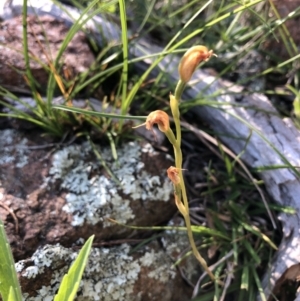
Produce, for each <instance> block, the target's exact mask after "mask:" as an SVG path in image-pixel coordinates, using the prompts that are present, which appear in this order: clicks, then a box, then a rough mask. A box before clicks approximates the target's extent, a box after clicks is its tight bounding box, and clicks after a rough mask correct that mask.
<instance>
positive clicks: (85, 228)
mask: <svg viewBox="0 0 300 301" xmlns="http://www.w3.org/2000/svg"><path fill="white" fill-rule="evenodd" d="M45 143H46V144H45ZM47 143H51V140H49V139H48V141H47V140H46V141H45V139H44V138H42V137H41V135H40V133H38V132H31V133H28V134H25V133H21V132H18V131H16V130H11V129H6V130H2V131H1V132H0V145H1V146H2V147H1V149H0V168H1V171H2V172H1V174H0V193H1V194H2V196H3V198H2V200H0V201H1V203H2V204H4V205H5V206H6V207H7V208H9V209H10V210H12V212H13V213H14V214H15V217H16V219H17V222H16V220H15V219H14V218H13V215H12V214H11V212H10V211H8V210H7V209H5V208H3V207H1V206H0V218H1V219H2V220H3V221H4V223H5V226H6V231H7V235H8V237H9V240H10V243H11V246H12V249H13V253H14V256H15V259H17V260H19V259H24V258H26V256H28V255H31V254H32V253H33V252H34V251H35V250H36V249H37V248H38V247H39V246H42V245H45V244H56V243H60V244H62V245H63V246H66V247H69V246H71V245H72V244H73V243H74V242H75V241H77V240H78V239H79V238H83V239H87V238H88V237H89V236H91V235H92V234H95V242H101V241H107V240H112V239H120V238H122V239H125V238H128V237H129V236H130V237H132V236H134V235H135V234H137V230H133V229H129V228H126V227H124V226H120V225H116V224H114V223H112V222H111V221H109V220H108V218H112V219H115V220H116V221H118V222H120V223H123V224H127V225H138V226H154V225H158V224H161V223H163V222H167V221H168V220H169V219H170V218H171V217H172V216H173V214H174V213H175V212H176V206H175V204H174V200H173V187H172V184H171V183H170V181H169V179H167V176H166V169H167V168H168V167H169V166H170V165H171V163H172V162H171V161H170V160H169V159H167V158H166V155H165V154H163V153H158V152H156V151H155V150H154V149H153V148H152V147H151V145H150V144H148V143H145V142H144V143H142V142H140V143H138V142H129V143H126V144H123V145H120V146H118V151H117V154H118V159H117V160H115V159H114V158H113V155H112V150H111V149H110V147H105V146H100V145H96V146H95V147H96V149H97V151H98V152H99V154H100V156H101V159H99V158H96V157H95V154H94V152H93V150H92V149H91V146H90V145H89V143H87V142H85V143H84V142H83V143H80V144H74V145H70V146H63V147H61V149H60V150H57V151H56V152H54V154H52V152H51V153H49V148H47ZM43 145H45V146H43ZM49 146H52V147H53V145H52V144H50V145H49ZM43 147H45V148H43ZM50 150H51V149H50Z"/></svg>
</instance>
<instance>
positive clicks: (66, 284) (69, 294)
mask: <svg viewBox="0 0 300 301" xmlns="http://www.w3.org/2000/svg"><path fill="white" fill-rule="evenodd" d="M93 239H94V235H93V236H91V237H90V238H89V239H88V240H87V241H86V243H85V244H84V246H83V247H82V249H81V251H80V252H79V254H78V256H77V258H76V260H75V261H74V263H73V264H72V266H71V268H70V269H69V272H68V273H67V274H66V275H65V276H64V278H63V280H62V282H61V284H60V287H59V291H58V293H57V295H56V296H55V298H54V301H72V300H73V299H74V298H75V296H76V293H77V290H78V287H79V284H80V280H81V277H82V274H83V271H84V268H85V266H86V263H87V260H88V256H89V253H90V250H91V247H92V243H93Z"/></svg>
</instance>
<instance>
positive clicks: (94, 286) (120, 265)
mask: <svg viewBox="0 0 300 301" xmlns="http://www.w3.org/2000/svg"><path fill="white" fill-rule="evenodd" d="M129 251H130V247H129V246H128V245H126V244H123V245H121V246H119V247H113V248H101V249H98V248H93V249H92V251H91V253H90V256H89V261H88V264H87V266H86V268H85V272H84V275H83V279H82V281H81V284H80V287H79V291H78V295H77V298H76V300H78V301H81V300H82V301H83V300H85V301H87V300H91V301H92V300H93V301H94V300H95V301H97V300H103V301H115V300H118V301H122V300H124V301H125V300H126V301H127V300H134V299H133V297H134V292H135V293H136V288H135V287H134V286H135V284H136V281H137V280H138V278H139V274H140V273H142V272H143V266H145V267H147V271H150V272H148V274H147V276H148V277H149V278H153V279H156V280H157V281H160V282H164V283H165V282H167V281H169V280H171V279H173V278H174V277H175V275H176V270H175V269H174V268H171V264H170V261H169V260H166V258H168V257H167V255H166V254H165V253H163V252H161V251H159V252H155V251H154V250H149V251H148V252H147V253H146V254H145V255H143V256H142V257H141V258H137V259H134V258H133V256H131V255H129ZM76 256H77V252H73V251H72V250H71V249H66V248H64V247H62V246H60V245H55V246H49V245H47V246H45V247H44V248H42V249H40V250H37V251H36V252H35V253H34V254H33V256H32V257H31V260H32V262H33V265H32V266H29V267H26V268H25V262H24V261H20V262H18V263H17V264H16V268H17V271H18V272H21V275H22V276H21V277H25V278H30V279H32V281H35V282H36V281H38V282H39V283H40V287H41V288H40V289H39V290H38V291H37V292H36V293H37V295H36V296H34V297H29V296H28V294H26V293H25V294H24V297H25V299H26V300H27V301H42V300H43V301H44V300H53V296H54V295H55V293H56V292H57V290H58V288H59V284H60V282H61V280H62V277H63V275H64V274H65V273H66V272H67V270H68V268H69V266H70V265H71V262H72V261H74V259H75V258H76ZM62 263H65V265H64V267H63V268H60V267H59V266H62V265H63V264H62ZM49 269H51V271H52V277H51V280H50V282H49V279H48V280H47V281H48V283H43V279H44V277H43V273H44V272H45V271H46V270H49ZM48 274H49V273H48ZM139 289H140V290H141V292H140V293H142V290H143V288H142V287H140V288H139Z"/></svg>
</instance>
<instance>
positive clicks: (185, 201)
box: [170, 81, 215, 281]
mask: <svg viewBox="0 0 300 301" xmlns="http://www.w3.org/2000/svg"><path fill="white" fill-rule="evenodd" d="M184 87H185V83H183V82H182V81H179V82H178V85H177V87H176V90H175V97H174V96H170V97H171V109H172V113H173V117H174V122H175V127H176V143H175V145H174V144H173V146H174V153H175V166H176V168H177V170H178V174H179V178H180V184H179V185H180V194H179V193H178V192H177V191H178V187H176V188H175V194H177V196H175V198H176V197H178V199H177V206H178V209H179V211H180V212H181V214H182V215H183V217H184V220H185V224H186V228H187V233H188V238H189V242H190V245H191V248H192V251H193V254H194V256H195V257H196V258H197V260H198V261H199V262H200V264H201V266H202V267H203V269H204V270H205V271H206V272H207V274H208V275H209V277H210V278H211V280H213V281H215V277H214V275H213V273H212V272H211V271H210V269H209V268H208V266H207V264H206V261H205V260H204V258H203V257H202V256H201V255H200V253H199V251H198V249H197V247H196V244H195V240H194V237H193V232H192V227H191V220H190V215H189V203H188V199H187V194H186V188H185V183H184V179H183V174H182V151H181V126H180V115H179V108H178V106H179V102H180V98H181V95H182V92H183V89H184ZM173 97H174V99H175V100H174V99H172V98H173ZM174 113H175V114H174ZM178 194H179V195H178ZM182 199H183V205H184V210H183V209H181V208H182V207H181V206H180V205H181V204H179V202H182Z"/></svg>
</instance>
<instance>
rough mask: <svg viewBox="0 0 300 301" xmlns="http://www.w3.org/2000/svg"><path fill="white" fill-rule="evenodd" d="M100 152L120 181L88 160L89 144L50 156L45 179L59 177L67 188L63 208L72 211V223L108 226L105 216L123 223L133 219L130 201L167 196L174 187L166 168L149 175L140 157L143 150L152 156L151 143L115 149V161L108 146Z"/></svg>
mask: <svg viewBox="0 0 300 301" xmlns="http://www.w3.org/2000/svg"><path fill="white" fill-rule="evenodd" d="M99 152H100V153H101V157H102V160H103V162H105V164H106V166H107V168H108V169H109V170H110V171H111V172H112V173H113V174H114V176H115V177H116V178H117V179H118V181H119V183H117V182H116V181H115V180H114V179H112V178H111V177H109V176H108V175H107V172H105V169H104V168H103V166H102V165H101V162H100V161H99V160H96V159H93V161H92V162H91V158H92V157H93V153H92V150H91V147H90V145H89V144H88V143H83V144H82V145H72V146H69V147H66V148H64V149H62V150H60V151H58V152H56V153H55V154H54V156H53V163H52V167H51V169H50V172H49V175H50V177H49V178H48V179H47V182H48V183H49V182H53V181H55V180H60V182H61V184H60V186H61V187H60V188H61V189H64V190H66V191H67V194H66V198H65V199H66V205H65V206H64V208H63V210H65V211H66V212H68V213H70V214H72V216H73V221H72V225H73V226H80V225H82V224H83V223H85V222H87V223H90V224H93V225H94V224H96V223H98V222H99V221H102V222H103V226H104V227H106V226H109V225H111V224H110V223H109V222H107V221H106V218H107V217H113V218H114V219H116V220H118V221H119V222H120V223H126V222H127V221H129V220H130V219H133V218H134V214H133V212H132V209H131V207H130V201H131V200H142V201H155V200H156V201H168V200H169V199H170V195H171V194H172V190H173V187H172V184H171V183H170V181H169V180H168V179H167V177H166V175H165V171H164V170H160V171H158V175H156V176H153V175H150V174H149V173H148V172H147V171H146V170H145V164H144V163H143V162H142V160H141V154H142V152H143V153H145V152H148V153H149V154H150V153H151V156H154V155H155V151H154V149H153V148H152V146H151V145H150V144H148V145H146V146H144V147H143V148H142V149H141V146H140V145H139V144H138V143H137V142H130V143H127V144H125V145H123V146H122V147H120V148H118V160H115V159H114V158H113V156H112V152H111V149H110V148H109V147H106V148H103V149H101V148H100V147H99ZM124 195H125V196H127V197H128V198H127V197H125V198H124Z"/></svg>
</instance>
